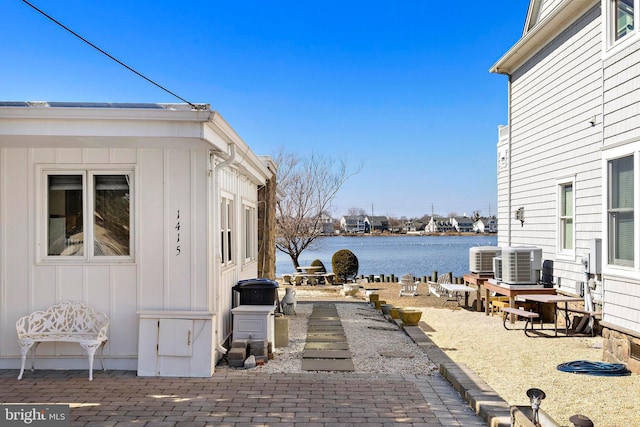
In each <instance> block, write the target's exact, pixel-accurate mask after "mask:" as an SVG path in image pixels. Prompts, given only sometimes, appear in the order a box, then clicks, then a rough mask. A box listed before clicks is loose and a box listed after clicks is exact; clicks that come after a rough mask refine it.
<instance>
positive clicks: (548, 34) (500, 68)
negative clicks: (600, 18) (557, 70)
mask: <svg viewBox="0 0 640 427" xmlns="http://www.w3.org/2000/svg"><path fill="white" fill-rule="evenodd" d="M542 3H543V0H531V2H530V4H529V10H528V12H527V19H526V22H525V29H524V31H523V35H522V37H521V38H520V40H518V42H517V43H516V44H515V45H513V46H512V47H511V49H509V51H507V53H505V54H504V55H503V56H502V58H500V59H499V60H498V62H496V63H495V64H494V65H493V66H492V67H491V68H490V69H489V71H490V72H491V73H497V74H511V73H513V71H514V70H516V69H518V68H519V67H520V66H521V65H522V64H524V63H525V62H526V61H527V60H528V59H530V58H531V57H532V56H533V55H535V54H536V53H538V52H539V51H540V50H542V49H543V48H544V47H545V46H546V45H547V44H548V43H549V42H551V41H552V40H553V39H554V38H555V37H556V36H557V35H558V34H560V33H561V32H562V31H564V30H565V29H567V28H568V27H569V26H570V25H571V24H573V23H574V22H575V21H576V20H577V19H579V18H580V17H581V16H582V15H583V14H584V13H585V12H586V11H588V10H589V9H590V8H592V7H593V6H594V5H596V4H599V3H600V0H563V1H561V2H560V3H558V5H557V6H556V7H555V8H554V9H553V10H552V11H550V12H549V13H547V14H545V16H544V17H543V19H542V20H541V21H539V22H538V18H539V15H540V9H541V7H542Z"/></svg>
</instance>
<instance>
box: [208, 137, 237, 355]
mask: <svg viewBox="0 0 640 427" xmlns="http://www.w3.org/2000/svg"><path fill="white" fill-rule="evenodd" d="M235 160H236V144H233V143H232V144H230V146H229V155H228V157H227V158H226V159H224V160H223V161H222V162H221V163H219V164H217V165H216V164H215V162H214V158H213V155H212V156H210V161H211V168H212V169H213V173H212V177H213V179H214V180H215V182H214V185H213V188H214V190H215V193H216V194H215V197H214V200H215V201H217V200H219V199H220V197H219V196H220V191H219V187H218V185H217V182H219V179H217V178H218V172H219V171H221V170H222V169H224V168H226V167H228V166H229V165H231V164H232V163H233V162H234V161H235ZM219 209H220V204H219V203H214V211H216V210H219ZM217 218H220V212H218V215H217ZM219 249H220V248H219V247H214V250H213V252H214V253H215V254H218V253H220V250H219ZM217 293H218V294H217V295H216V301H220V299H221V298H222V295H221V289H220V286H218V287H217ZM216 312H218V310H216ZM219 327H220V320H219V319H218V320H217V321H216V329H217V331H216V336H217V337H218V338H219V337H220V329H219ZM216 351H218V352H220V354H227V349H226V348H224V347H223V346H222V343H220V342H219V340H217V341H216Z"/></svg>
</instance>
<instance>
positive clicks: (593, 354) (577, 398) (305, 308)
mask: <svg viewBox="0 0 640 427" xmlns="http://www.w3.org/2000/svg"><path fill="white" fill-rule="evenodd" d="M371 285H372V286H374V285H375V287H376V288H377V289H378V290H377V291H376V292H378V293H379V294H380V295H381V299H384V300H386V301H387V302H388V303H391V304H394V305H395V306H397V307H408V308H417V309H419V310H421V311H422V312H423V316H422V322H421V327H422V328H423V330H424V331H425V333H426V334H427V335H428V336H429V337H430V338H431V339H432V340H433V341H434V342H435V343H436V344H437V345H438V346H439V347H440V348H441V349H442V350H443V351H445V353H446V354H447V355H448V356H449V357H450V358H451V359H452V360H454V361H456V362H459V363H464V364H466V365H467V366H469V367H470V368H471V369H472V370H473V371H475V372H476V373H477V374H478V375H479V376H480V377H482V378H483V379H484V380H485V381H486V382H487V384H489V386H491V387H492V388H493V389H494V390H495V391H496V392H497V393H498V394H499V395H500V396H501V397H502V398H503V399H505V400H506V401H507V402H508V403H509V404H511V405H528V404H529V401H528V398H527V396H526V391H527V389H529V388H532V387H537V388H540V389H542V390H544V392H545V393H546V399H545V400H543V401H542V405H541V407H542V409H543V410H544V411H545V412H547V413H548V414H549V415H550V416H551V417H552V418H553V419H555V420H556V421H557V422H558V423H559V424H560V425H563V426H565V425H566V426H569V425H571V423H570V422H569V417H570V416H572V415H574V414H584V415H586V416H587V417H589V418H590V419H591V420H592V421H593V422H594V424H595V425H596V426H598V427H628V426H640V376H638V375H631V376H624V377H602V376H590V375H577V374H570V373H565V372H561V371H558V370H557V366H558V364H560V363H565V362H571V361H575V360H590V361H601V360H602V337H593V338H592V337H558V338H544V337H526V336H525V335H524V333H522V331H520V330H517V331H507V330H505V329H504V328H503V326H502V320H501V317H500V316H499V315H496V316H486V315H485V314H484V313H477V312H472V311H467V310H463V309H460V308H458V307H452V305H454V306H455V304H451V303H448V304H447V305H446V306H443V305H442V300H440V299H438V298H436V297H433V296H426V295H425V294H424V289H425V288H426V285H425V288H423V290H422V292H421V289H420V288H419V289H418V291H419V293H420V295H419V296H417V297H398V285H397V284H389V283H384V284H380V283H375V284H371ZM339 290H340V288H339V287H336V286H333V287H313V288H305V287H303V288H299V287H296V293H297V295H296V297H297V299H298V301H299V304H298V307H297V314H296V315H295V316H290V321H289V340H290V345H289V346H288V347H285V348H282V349H276V351H275V359H274V360H270V361H269V362H268V363H267V364H265V365H264V366H261V367H256V368H254V369H256V370H261V371H262V372H303V371H302V370H301V360H302V350H303V348H304V342H305V335H306V329H307V318H308V316H309V314H310V313H311V310H312V304H305V303H302V302H314V301H337V302H340V301H345V303H338V304H337V307H338V310H339V313H340V317H341V320H342V324H343V327H344V329H345V332H346V334H347V339H348V341H349V347H350V349H351V351H352V354H353V356H352V357H353V361H354V365H355V367H356V373H360V374H361V373H370V374H371V375H374V376H375V375H376V374H382V373H384V374H394V373H419V374H429V373H431V374H434V373H435V371H436V367H435V366H434V365H433V364H432V363H431V361H430V360H429V359H428V358H427V357H426V356H425V355H424V354H423V353H422V352H421V351H420V350H419V349H418V347H417V346H416V345H415V344H414V343H413V342H412V341H411V340H410V339H409V337H408V336H407V335H406V334H404V332H402V331H400V330H387V329H388V328H393V329H396V328H395V327H394V326H393V325H392V324H391V323H388V322H385V321H381V320H382V319H383V318H382V315H381V314H378V312H376V311H375V310H374V309H373V308H371V307H369V306H368V305H366V304H351V303H348V302H349V301H351V302H352V301H362V302H364V301H365V298H366V297H365V295H364V292H362V291H361V292H360V295H358V296H356V297H344V296H341V295H340V293H339ZM281 293H282V294H284V290H283V289H282V288H281ZM281 296H282V295H281ZM520 326H522V325H521V324H520ZM547 327H548V325H547ZM388 351H394V352H397V353H398V354H397V355H400V356H402V357H385V356H383V355H382V354H383V353H386V352H388ZM220 368H221V369H230V368H228V367H220ZM344 375H349V374H348V373H345V374H344Z"/></svg>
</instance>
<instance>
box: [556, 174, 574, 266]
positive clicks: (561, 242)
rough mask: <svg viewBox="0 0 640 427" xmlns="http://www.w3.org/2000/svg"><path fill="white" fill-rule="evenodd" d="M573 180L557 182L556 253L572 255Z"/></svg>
mask: <svg viewBox="0 0 640 427" xmlns="http://www.w3.org/2000/svg"><path fill="white" fill-rule="evenodd" d="M574 187H575V182H574V180H571V181H568V182H567V181H565V182H560V183H558V253H559V254H560V255H573V254H574V252H575V251H574V248H575V243H574V242H575V226H574V224H575V209H574V205H575V202H574V201H575V197H574Z"/></svg>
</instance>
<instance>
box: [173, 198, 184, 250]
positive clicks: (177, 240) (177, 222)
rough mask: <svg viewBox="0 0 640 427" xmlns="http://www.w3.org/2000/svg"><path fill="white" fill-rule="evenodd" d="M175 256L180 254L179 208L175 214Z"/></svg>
mask: <svg viewBox="0 0 640 427" xmlns="http://www.w3.org/2000/svg"><path fill="white" fill-rule="evenodd" d="M174 228H175V229H176V256H178V255H180V252H182V251H181V249H180V209H178V215H177V216H176V226H175V227H174Z"/></svg>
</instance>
